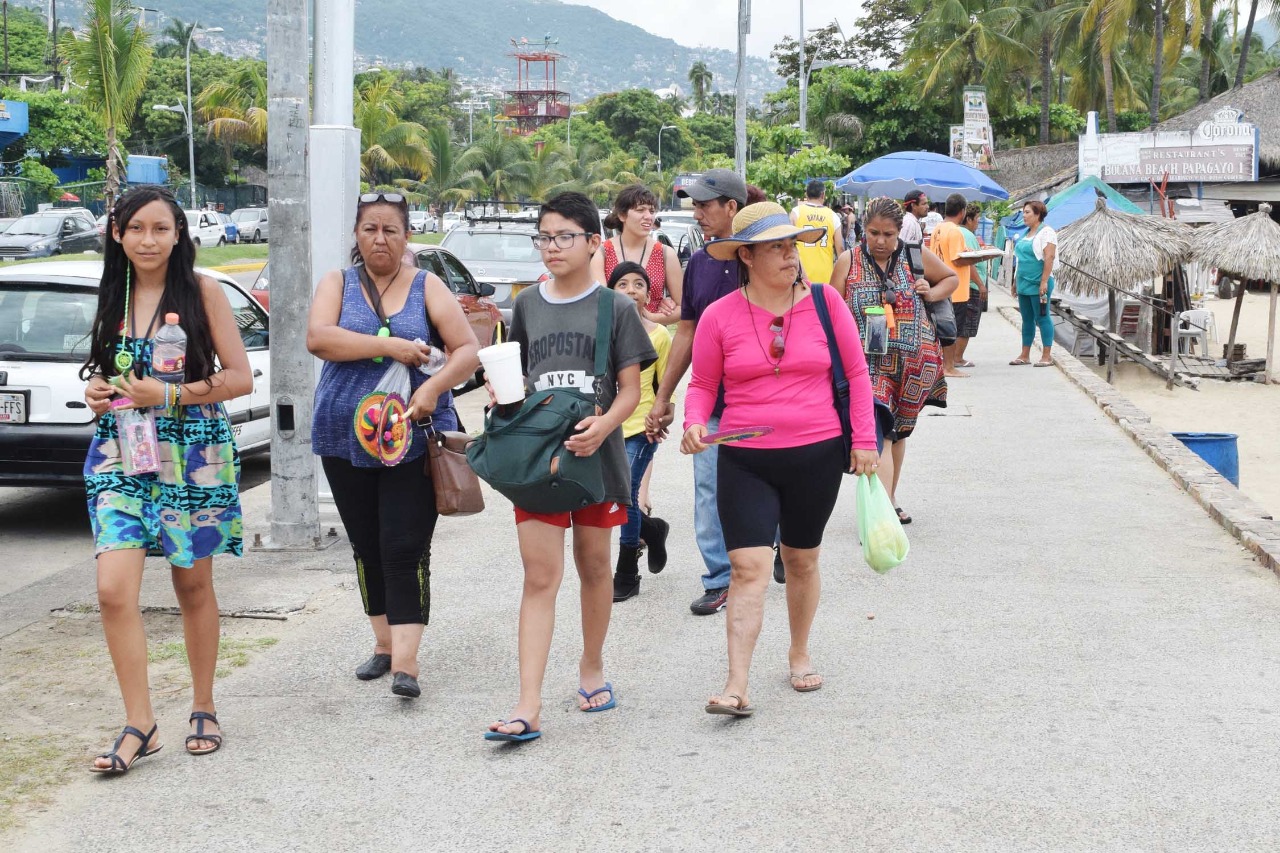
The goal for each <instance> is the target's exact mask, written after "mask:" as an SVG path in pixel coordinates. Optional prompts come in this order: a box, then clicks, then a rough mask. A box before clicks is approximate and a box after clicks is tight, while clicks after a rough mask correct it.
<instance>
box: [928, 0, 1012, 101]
mask: <svg viewBox="0 0 1280 853" xmlns="http://www.w3.org/2000/svg"><path fill="white" fill-rule="evenodd" d="M1018 2H1019V0H1009V2H1008V3H1007V4H1006V3H1005V2H1004V0H939V2H937V3H935V4H933V5H932V6H930V7H929V9H928V10H927V11H926V12H925V13H924V15H923V16H922V17H921V19H920V25H919V27H918V28H917V29H916V31H915V33H914V34H913V36H912V39H911V41H910V44H909V45H908V47H907V49H906V51H905V52H904V54H903V58H904V59H905V60H906V68H907V71H909V72H911V73H913V74H918V75H920V76H921V77H923V87H922V88H923V92H924V94H926V95H930V94H933V93H934V92H935V91H936V90H937V88H938V86H939V85H940V84H942V83H945V84H946V85H947V86H948V87H949V88H950V89H951V91H957V90H959V89H960V88H961V87H963V86H965V85H968V84H970V83H981V84H983V85H986V86H987V88H988V89H989V90H991V91H992V92H994V93H998V94H1000V95H1003V94H1004V93H1006V92H1007V91H1008V84H1009V72H1010V71H1011V70H1012V69H1015V68H1020V67H1025V66H1026V65H1028V64H1029V63H1030V62H1032V61H1033V56H1034V55H1033V53H1032V50H1031V48H1030V47H1028V46H1027V45H1026V44H1024V43H1023V42H1021V41H1019V40H1018V39H1017V38H1014V37H1012V36H1010V35H1009V31H1010V30H1011V29H1012V28H1013V27H1015V26H1017V25H1018V24H1019V23H1021V22H1022V21H1023V19H1024V18H1025V17H1027V16H1028V14H1030V10H1028V9H1026V8H1023V7H1021V6H1019V5H1014V4H1015V3H1018ZM1029 99H1030V98H1029V97H1028V100H1029Z"/></svg>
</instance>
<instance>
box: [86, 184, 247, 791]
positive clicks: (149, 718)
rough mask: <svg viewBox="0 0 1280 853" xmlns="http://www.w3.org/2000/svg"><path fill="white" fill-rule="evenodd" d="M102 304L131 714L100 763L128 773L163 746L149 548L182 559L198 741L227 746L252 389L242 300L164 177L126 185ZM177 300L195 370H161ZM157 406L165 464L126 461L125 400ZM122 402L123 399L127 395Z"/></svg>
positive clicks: (96, 501)
mask: <svg viewBox="0 0 1280 853" xmlns="http://www.w3.org/2000/svg"><path fill="white" fill-rule="evenodd" d="M107 235H108V239H107V242H106V247H105V254H104V258H103V271H102V282H101V284H100V286H99V288H98V310H97V315H96V316H95V318H94V321H93V331H92V333H91V336H92V338H91V342H90V350H89V358H88V360H87V361H86V362H85V366H84V368H83V369H82V371H81V373H82V376H83V377H84V378H86V379H88V387H87V388H86V389H85V402H86V403H87V404H88V406H89V408H90V409H91V410H92V411H93V413H94V414H95V415H97V416H98V428H97V432H96V434H95V435H94V438H93V442H92V443H91V444H90V446H89V453H88V456H87V458H86V459H85V464H84V479H85V490H86V492H87V494H88V501H89V520H90V522H91V524H92V527H93V535H94V543H95V554H96V556H97V563H98V603H99V606H100V608H101V610H102V628H103V633H104V634H105V635H106V639H107V649H108V651H110V653H111V661H112V663H113V664H114V665H115V671H116V679H117V681H118V682H119V684H120V693H121V695H122V697H123V698H124V707H125V719H126V725H125V728H124V731H123V732H121V734H120V736H119V737H118V738H117V739H116V742H115V745H114V746H113V747H112V749H111V751H110V752H107V753H104V754H103V755H100V756H98V757H97V758H96V759H95V760H94V762H93V765H92V766H91V767H90V769H91V770H93V771H94V772H97V773H109V774H120V773H125V772H127V771H128V770H129V768H130V767H132V766H133V763H134V761H136V760H137V759H138V758H141V757H143V756H146V755H151V754H152V753H154V752H156V751H158V750H159V749H160V739H159V734H158V729H157V726H156V719H155V712H154V710H153V709H152V706H151V695H150V691H149V690H148V687H147V637H146V633H145V632H144V629H143V625H142V613H141V610H140V608H139V606H138V596H139V592H140V591H141V587H142V571H143V562H144V558H145V557H146V556H148V555H149V554H150V555H154V556H158V557H164V558H165V559H166V560H167V561H168V562H169V564H170V567H171V575H172V578H173V588H174V591H175V592H176V593H177V597H178V604H179V606H180V607H181V609H182V620H183V632H184V635H185V637H186V650H187V659H188V660H189V661H190V664H191V681H192V690H193V692H194V697H193V701H192V705H191V710H192V713H191V718H190V723H191V724H192V729H193V730H192V733H191V734H190V735H189V736H188V737H187V740H186V748H187V751H188V752H190V753H191V754H193V755H205V754H208V753H211V752H214V751H216V750H217V749H218V748H219V747H220V746H221V745H222V732H221V728H220V727H219V725H218V720H217V717H216V716H215V709H214V704H213V673H214V667H215V665H216V663H217V659H218V633H219V624H218V601H217V598H216V597H215V596H214V592H213V557H214V555H216V554H223V553H230V554H234V555H236V556H239V555H240V552H241V534H242V528H241V518H240V491H239V487H240V458H239V456H238V455H237V454H236V447H235V439H234V437H233V435H232V433H231V424H230V422H229V421H228V420H227V413H226V409H225V408H224V406H223V403H224V402H225V401H227V400H231V399H234V398H236V397H239V396H242V395H244V394H248V393H250V392H251V391H252V390H253V377H252V376H251V374H250V369H249V357H248V356H247V355H246V354H245V351H244V344H243V342H242V341H241V338H240V332H239V330H238V328H237V327H236V323H235V319H234V317H233V315H232V313H231V305H230V303H229V302H228V301H227V297H226V295H225V294H224V293H223V292H222V288H221V286H220V285H219V284H218V283H217V282H215V281H213V280H212V279H210V278H207V277H204V276H198V275H196V273H195V268H194V267H195V245H194V244H193V243H192V241H191V236H190V234H189V233H188V232H187V219H186V216H185V215H184V214H183V212H182V208H181V207H180V206H179V205H178V203H177V201H176V200H175V199H174V197H173V195H172V194H171V193H170V192H169V191H168V190H165V189H162V188H160V187H154V186H146V187H139V188H138V189H135V190H132V191H130V192H129V193H128V194H126V195H125V196H124V197H123V198H121V199H120V200H119V201H118V202H117V203H116V206H115V207H114V208H112V209H111V212H110V214H109V216H108V219H107ZM167 313H173V314H177V315H178V317H179V322H180V323H181V325H182V328H183V330H184V331H185V332H186V334H187V351H186V360H185V373H186V380H187V381H186V382H184V383H181V384H179V383H174V384H168V383H165V382H161V381H160V380H158V379H156V378H154V377H153V376H152V365H151V355H152V337H153V336H154V335H155V333H156V332H157V331H158V330H159V329H160V327H161V326H162V325H163V320H162V319H161V318H162V317H164V315H165V314H167ZM122 399H123V400H128V401H130V402H129V403H128V404H126V407H127V408H134V409H142V410H151V411H152V412H154V414H155V420H156V433H157V437H158V439H159V449H160V456H159V462H160V470H159V471H158V472H156V473H152V474H132V475H130V474H126V473H125V472H124V467H123V463H122V460H121V452H120V442H119V433H118V430H117V425H116V417H115V415H114V413H113V411H112V408H111V404H112V401H113V400H122ZM119 405H120V404H119V403H117V406H119Z"/></svg>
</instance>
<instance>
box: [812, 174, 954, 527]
mask: <svg viewBox="0 0 1280 853" xmlns="http://www.w3.org/2000/svg"><path fill="white" fill-rule="evenodd" d="M902 216H903V211H902V206H901V205H899V204H898V202H896V201H894V200H893V199H891V198H876V199H872V200H871V201H870V202H869V203H868V204H867V213H866V218H865V221H864V222H863V240H862V243H861V244H859V245H858V246H856V247H854V248H853V249H850V250H849V251H847V252H845V253H844V254H842V255H841V256H840V257H839V258H837V259H836V266H835V270H834V271H833V272H832V274H831V286H832V287H834V288H836V289H837V290H839V291H841V292H842V293H843V294H844V298H845V302H847V303H848V305H849V308H850V310H852V311H853V317H854V319H855V320H857V322H858V334H859V336H860V337H861V339H862V340H866V339H867V317H866V314H865V313H864V312H865V311H866V309H867V308H870V307H873V306H881V305H885V306H889V307H891V308H892V314H893V318H894V322H895V329H894V330H893V331H891V332H890V334H889V352H888V353H886V354H884V355H870V354H868V356H867V363H868V365H869V366H870V369H871V386H872V388H873V389H874V391H875V395H876V400H877V401H878V402H881V403H884V404H885V405H887V406H888V407H889V410H890V411H891V412H893V430H892V432H890V433H888V434H887V435H885V437H884V438H885V441H884V450H883V451H882V452H881V455H880V469H879V472H878V473H879V475H880V481H881V482H882V483H883V484H884V487H885V490H886V491H888V493H889V498H890V500H892V501H893V506H894V509H895V510H897V513H898V518H899V520H901V521H902V523H903V524H910V523H911V516H909V515H907V514H906V513H905V512H903V511H902V508H901V507H900V506H898V501H897V498H896V494H897V490H898V482H899V481H900V480H901V478H902V464H903V461H904V459H905V458H906V454H907V438H908V437H910V435H911V433H912V431H914V430H915V428H916V420H917V419H918V418H919V417H920V412H921V410H922V409H923V408H924V407H925V406H927V405H933V406H939V407H944V408H945V407H946V405H947V382H946V379H945V378H943V375H942V350H941V347H940V346H939V344H938V338H937V335H936V334H935V332H934V328H933V323H932V322H931V321H930V320H929V315H928V313H927V312H926V311H925V305H924V303H925V302H938V301H940V300H943V299H949V298H950V297H951V292H952V291H953V290H955V289H956V287H957V286H958V285H959V284H960V281H959V279H958V278H957V277H956V274H955V273H954V272H952V271H951V268H950V267H948V266H947V265H946V264H945V263H943V261H942V259H941V258H939V257H938V256H937V255H935V254H934V253H933V252H930V251H929V250H928V249H921V250H920V253H921V259H922V260H923V262H924V275H923V276H920V277H917V276H915V275H913V274H912V271H911V265H910V263H909V261H908V258H907V255H906V252H905V251H904V250H903V248H902V244H901V243H899V242H898V230H899V229H900V228H901V227H902ZM885 313H886V315H887V314H889V311H888V309H886V311H885Z"/></svg>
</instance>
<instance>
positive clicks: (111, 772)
mask: <svg viewBox="0 0 1280 853" xmlns="http://www.w3.org/2000/svg"><path fill="white" fill-rule="evenodd" d="M159 728H160V724H159V723H157V724H155V725H153V726H152V727H151V731H149V732H147V733H146V734H145V735H144V734H143V733H142V732H140V731H138V730H137V729H135V728H134V727H133V726H125V727H124V731H122V732H120V737H118V738H116V742H115V743H114V744H112V746H111V751H110V752H104V753H102V755H98V756H95V760H97V759H98V758H109V759H111V766H110V767H99V766H98V765H96V764H93V765H90V767H89V770H90V771H92V772H94V773H105V774H106V775H108V776H122V775H124V774H125V773H128V772H129V768H131V767H133V765H135V764H137V763H138V759H139V758H146V757H147V756H148V755H155V754H156V753H157V752H159V751H160V750H162V749H164V745H163V744H161V745H160V746H157V747H156V748H155V749H147V744H149V743H151V739H152V738H153V737H155V736H156V731H157V730H158V729H159ZM126 735H133V736H134V737H136V738H137V739H138V751H137V752H135V753H134V754H133V758H131V759H129V761H128V762H126V761H125V760H124V759H123V758H121V757H120V744H122V743H124V739H125V736H126Z"/></svg>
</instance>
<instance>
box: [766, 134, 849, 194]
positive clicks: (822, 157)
mask: <svg viewBox="0 0 1280 853" xmlns="http://www.w3.org/2000/svg"><path fill="white" fill-rule="evenodd" d="M848 171H849V159H848V158H847V157H843V156H841V155H839V154H836V153H835V152H833V151H831V150H830V149H828V148H826V147H825V146H822V145H815V146H813V147H812V148H803V149H801V150H799V151H797V152H796V153H795V154H793V155H791V156H789V157H788V156H787V155H785V154H778V153H769V154H765V155H764V156H763V157H759V158H757V159H755V160H752V161H751V162H750V163H748V164H747V180H748V181H749V182H750V183H753V184H755V185H756V186H758V187H759V188H760V189H762V190H764V191H765V192H766V193H767V194H769V195H770V196H773V197H775V198H776V197H779V196H789V197H791V198H799V197H800V195H801V194H802V193H803V192H804V186H805V184H806V183H807V182H808V181H810V180H813V179H814V178H835V177H839V176H841V175H844V174H845V173H846V172H848Z"/></svg>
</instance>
